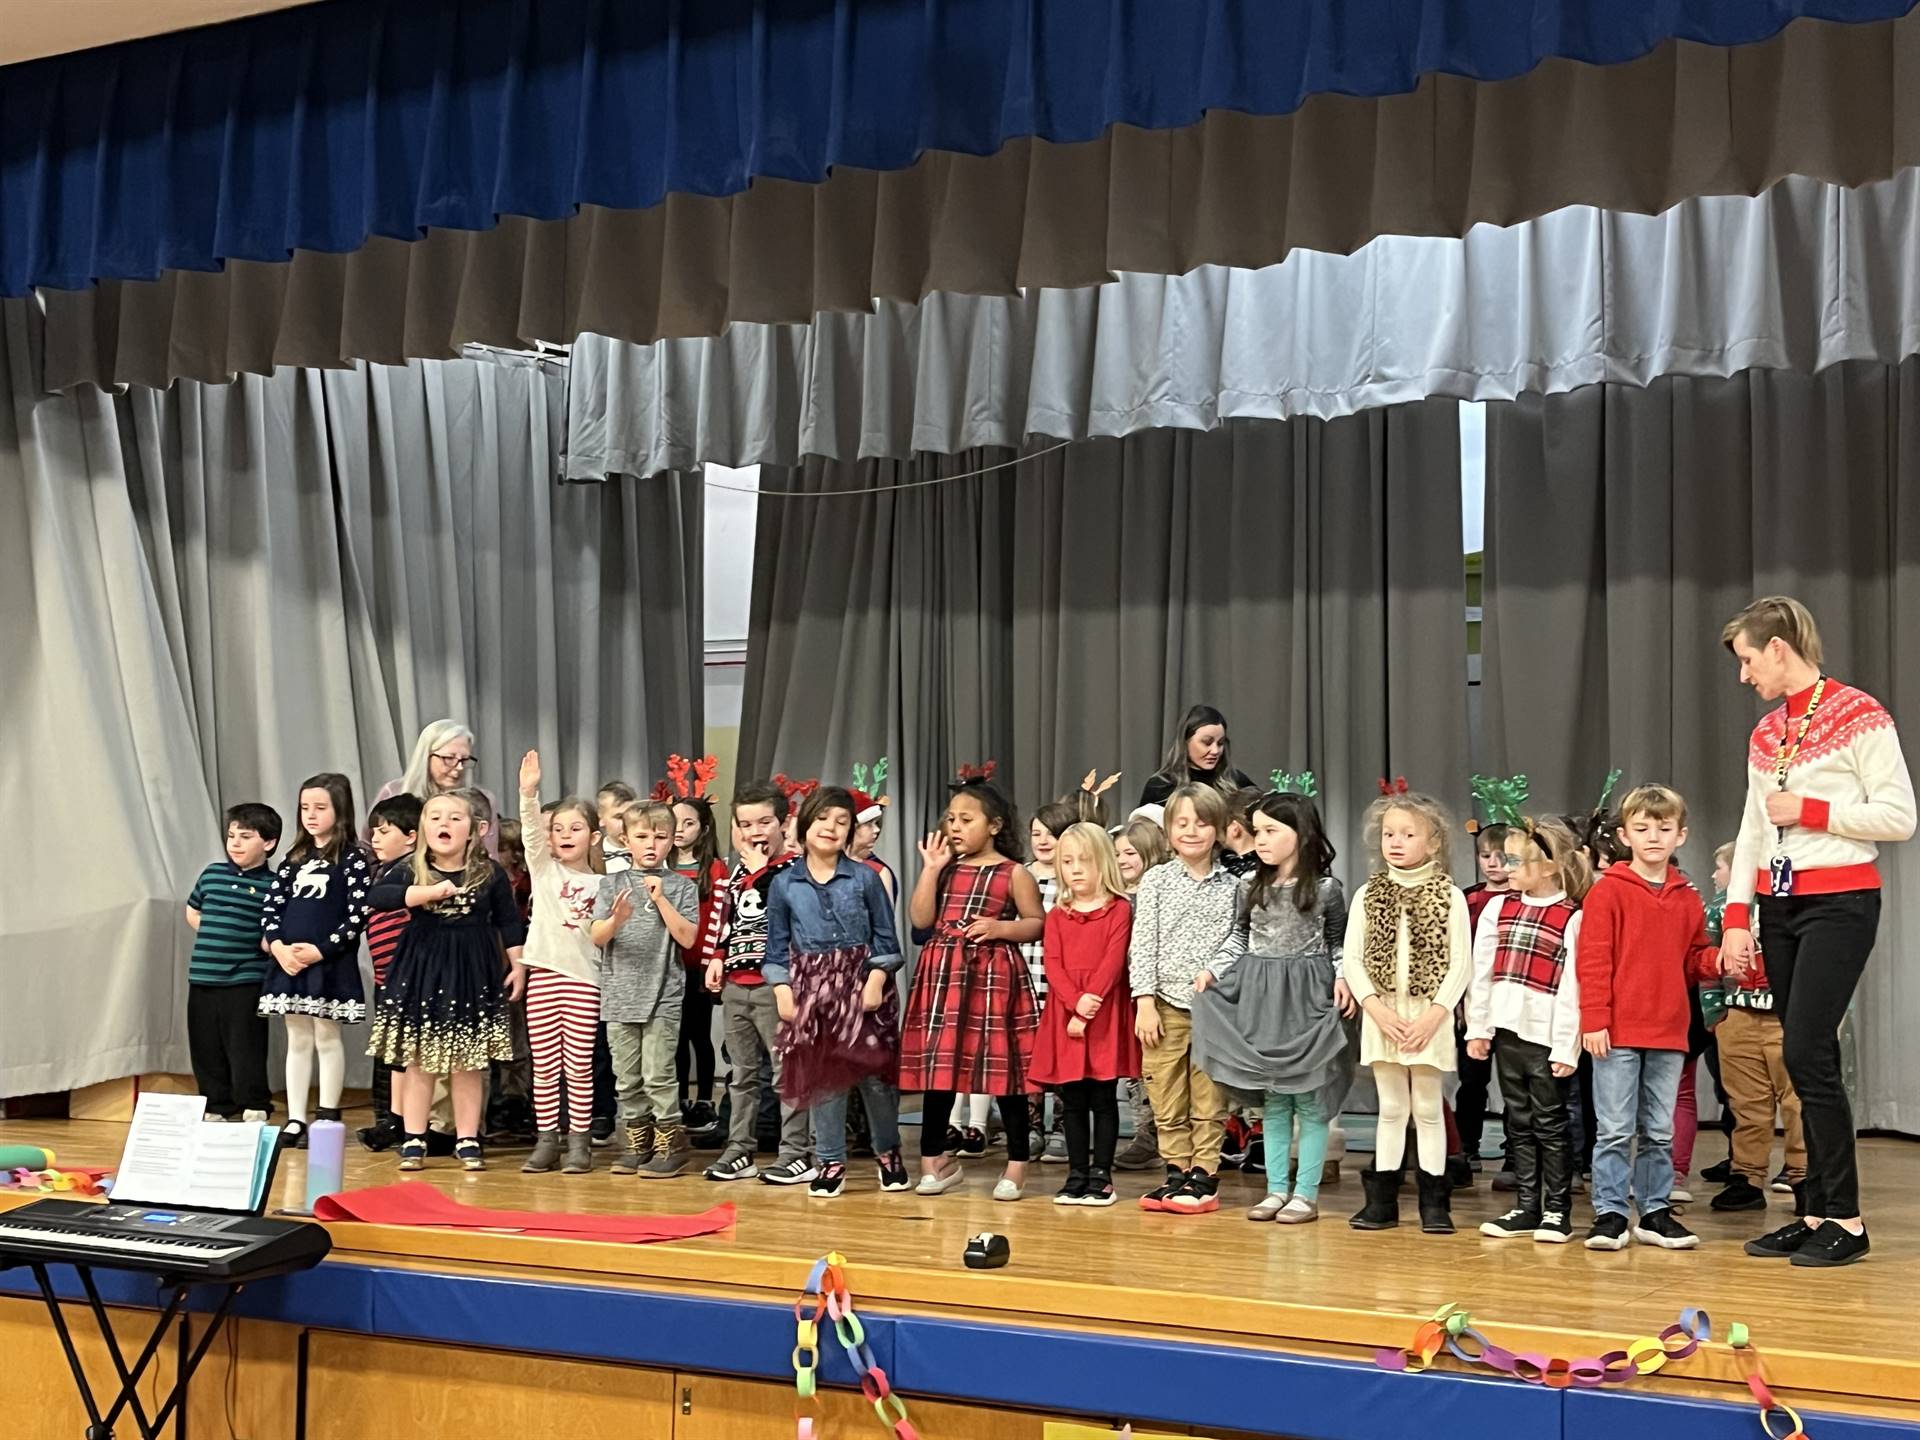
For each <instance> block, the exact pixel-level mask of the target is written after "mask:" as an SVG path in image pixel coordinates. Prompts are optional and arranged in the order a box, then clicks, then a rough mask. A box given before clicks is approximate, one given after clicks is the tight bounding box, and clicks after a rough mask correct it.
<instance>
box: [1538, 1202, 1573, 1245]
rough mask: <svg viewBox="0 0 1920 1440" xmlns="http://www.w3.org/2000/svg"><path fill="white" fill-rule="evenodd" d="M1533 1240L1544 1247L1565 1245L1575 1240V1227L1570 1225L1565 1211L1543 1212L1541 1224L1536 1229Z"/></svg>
mask: <svg viewBox="0 0 1920 1440" xmlns="http://www.w3.org/2000/svg"><path fill="white" fill-rule="evenodd" d="M1533 1238H1534V1239H1535V1240H1536V1241H1538V1242H1539V1243H1540V1244H1542V1245H1564V1244H1566V1243H1567V1242H1568V1241H1569V1240H1571V1239H1572V1238H1573V1226H1572V1225H1571V1224H1569V1223H1568V1221H1567V1217H1566V1214H1565V1212H1564V1211H1560V1210H1543V1211H1542V1212H1541V1213H1540V1223H1539V1225H1538V1226H1536V1227H1535V1228H1534V1232H1533Z"/></svg>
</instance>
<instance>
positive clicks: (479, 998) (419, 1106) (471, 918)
mask: <svg viewBox="0 0 1920 1440" xmlns="http://www.w3.org/2000/svg"><path fill="white" fill-rule="evenodd" d="M491 813H492V811H491V807H490V806H487V805H486V802H485V801H484V800H483V799H482V798H481V797H480V796H479V795H478V794H477V793H476V792H474V791H472V790H447V791H443V792H441V793H440V794H438V795H435V796H434V797H433V798H432V799H430V800H428V801H427V802H426V804H425V805H423V806H422V807H421V809H420V838H419V843H418V845H417V846H416V847H415V849H414V852H413V862H412V864H411V866H410V867H409V872H410V873H396V872H395V870H389V871H388V872H387V874H386V875H385V876H383V878H382V879H381V881H380V883H379V884H377V885H375V886H374V887H373V897H372V898H373V905H374V908H375V909H378V910H398V909H400V908H402V907H405V908H408V909H411V910H412V911H413V912H414V914H413V918H412V919H411V920H409V921H408V922H407V928H406V930H405V931H404V932H402V934H401V936H400V946H399V949H398V950H397V951H396V952H395V954H394V957H393V967H392V968H391V969H390V970H389V971H388V972H387V983H386V985H385V986H384V987H383V988H382V990H381V993H380V1006H379V1009H378V1010H377V1011H376V1012H375V1014H374V1018H373V1035H372V1044H371V1045H370V1047H369V1053H370V1054H372V1055H373V1056H374V1057H375V1058H376V1059H379V1060H383V1061H385V1062H386V1063H387V1064H388V1065H391V1066H393V1067H394V1068H395V1069H396V1071H404V1073H402V1074H396V1076H395V1088H396V1089H397V1090H398V1092H399V1097H400V1106H399V1108H400V1114H401V1118H402V1121H403V1124H404V1126H405V1130H406V1138H405V1139H404V1140H403V1141H401V1143H400V1168H401V1169H402V1170H418V1169H420V1168H422V1167H423V1166H424V1165H425V1164H426V1160H427V1118H428V1112H429V1111H430V1110H431V1109H432V1108H433V1082H434V1077H435V1076H438V1075H445V1076H447V1077H448V1078H447V1085H448V1089H449V1090H450V1091H451V1092H452V1097H453V1119H454V1137H455V1138H454V1151H453V1153H454V1155H455V1156H456V1158H458V1159H459V1161H460V1163H461V1164H462V1165H463V1166H465V1167H466V1168H467V1169H469V1170H484V1169H485V1168H486V1154H485V1151H484V1150H483V1148H482V1146H481V1143H480V1128H481V1120H482V1113H481V1112H482V1110H483V1108H484V1105H485V1100H486V1072H487V1067H488V1066H489V1065H491V1064H492V1063H493V1062H494V1061H496V1060H510V1059H512V1058H513V1029H512V1026H511V1024H510V1023H509V1021H508V1016H507V1005H508V1002H509V1001H511V1000H517V999H518V998H519V997H520V996H521V994H522V993H524V991H525V988H526V982H527V973H526V967H525V966H523V965H522V964H521V963H520V949H521V945H522V944H523V943H524V942H525V940H526V926H525V925H524V923H523V922H522V921H521V919H520V907H519V905H518V904H517V903H516V902H515V900H514V898H513V886H512V885H511V884H510V883H509V882H508V880H507V877H506V873H505V872H504V871H502V870H501V868H500V867H499V865H497V864H496V863H494V861H493V860H492V859H491V858H490V857H489V856H488V854H487V846H486V834H487V822H486V819H485V818H484V817H486V816H488V815H490V814H491Z"/></svg>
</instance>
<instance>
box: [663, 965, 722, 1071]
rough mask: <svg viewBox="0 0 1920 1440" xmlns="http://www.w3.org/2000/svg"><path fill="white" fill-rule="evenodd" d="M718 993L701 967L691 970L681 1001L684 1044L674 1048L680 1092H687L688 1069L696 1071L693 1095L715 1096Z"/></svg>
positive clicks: (681, 1032) (682, 1039)
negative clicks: (709, 986) (714, 1015)
mask: <svg viewBox="0 0 1920 1440" xmlns="http://www.w3.org/2000/svg"><path fill="white" fill-rule="evenodd" d="M715 998H716V997H715V996H714V993H713V992H712V991H711V990H709V989H707V986H706V976H705V975H704V974H703V973H701V972H700V971H698V970H689V971H687V994H686V998H685V999H684V1000H682V1001H681V1002H680V1048H679V1049H678V1050H677V1051H675V1052H674V1057H673V1068H674V1073H675V1074H676V1075H678V1076H679V1079H680V1094H681V1096H682V1097H684V1096H685V1095H686V1093H687V1072H688V1071H689V1070H691V1071H692V1072H693V1076H694V1080H695V1082H696V1083H695V1085H694V1091H693V1098H694V1099H695V1100H699V1101H703V1102H704V1101H711V1100H712V1099H713V1069H714V1066H713V1004H714V1000H715Z"/></svg>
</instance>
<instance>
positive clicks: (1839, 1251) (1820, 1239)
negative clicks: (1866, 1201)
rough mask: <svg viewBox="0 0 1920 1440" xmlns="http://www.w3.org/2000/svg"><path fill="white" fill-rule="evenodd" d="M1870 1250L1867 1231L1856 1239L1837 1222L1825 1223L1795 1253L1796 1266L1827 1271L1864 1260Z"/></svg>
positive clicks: (1803, 1227)
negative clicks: (1806, 1266) (1807, 1266)
mask: <svg viewBox="0 0 1920 1440" xmlns="http://www.w3.org/2000/svg"><path fill="white" fill-rule="evenodd" d="M1801 1228H1802V1229H1805V1228H1806V1227H1805V1226H1802V1227H1801ZM1870 1248H1872V1247H1870V1246H1869V1245H1868V1244H1867V1232H1866V1231H1864V1230H1862V1231H1861V1232H1860V1233H1859V1234H1858V1235H1856V1234H1854V1233H1853V1232H1852V1231H1851V1230H1849V1229H1847V1227H1846V1226H1844V1225H1842V1224H1841V1223H1840V1222H1839V1221H1838V1220H1825V1221H1822V1222H1821V1224H1820V1228H1819V1229H1817V1230H1815V1231H1813V1238H1812V1239H1810V1240H1808V1241H1807V1242H1806V1243H1805V1244H1803V1245H1802V1246H1801V1247H1800V1248H1799V1249H1798V1250H1796V1251H1794V1252H1793V1263H1794V1264H1796V1265H1810V1266H1813V1267H1815V1268H1816V1269H1822V1270H1826V1269H1831V1268H1832V1267H1834V1266H1836V1265H1851V1264H1853V1263H1854V1261H1856V1260H1864V1259H1866V1258H1867V1251H1868V1250H1869V1249H1870Z"/></svg>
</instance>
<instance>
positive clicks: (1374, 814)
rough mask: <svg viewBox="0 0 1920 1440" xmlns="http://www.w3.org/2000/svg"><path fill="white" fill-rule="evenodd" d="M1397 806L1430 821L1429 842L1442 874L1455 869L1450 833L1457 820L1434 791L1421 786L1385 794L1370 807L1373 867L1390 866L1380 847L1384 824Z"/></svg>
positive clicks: (1368, 823) (1368, 822) (1369, 846)
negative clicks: (1423, 791)
mask: <svg viewBox="0 0 1920 1440" xmlns="http://www.w3.org/2000/svg"><path fill="white" fill-rule="evenodd" d="M1395 810H1403V811H1405V812H1406V813H1407V814H1409V815H1412V816H1414V817H1415V818H1416V819H1419V820H1422V821H1424V822H1425V823H1426V826H1427V830H1428V831H1429V832H1430V833H1429V837H1428V841H1427V844H1428V848H1429V849H1430V850H1431V852H1432V855H1431V858H1432V860H1433V863H1434V865H1435V867H1436V868H1437V869H1439V870H1440V872H1441V873H1442V874H1445V873H1447V872H1449V871H1451V870H1452V869H1453V844H1452V842H1451V841H1450V840H1449V839H1448V834H1449V832H1451V831H1452V829H1453V821H1452V819H1451V818H1450V817H1449V816H1448V815H1447V807H1446V806H1444V805H1442V804H1441V803H1440V802H1439V801H1438V800H1436V799H1434V798H1433V797H1432V796H1431V795H1422V794H1421V793H1420V792H1419V791H1417V790H1415V791H1409V792H1408V793H1407V794H1404V795H1382V796H1381V797H1380V798H1379V799H1378V800H1376V801H1374V802H1373V804H1371V805H1369V806H1368V807H1367V817H1366V832H1365V833H1366V837H1367V839H1366V843H1367V853H1368V855H1369V857H1370V862H1369V863H1370V864H1371V865H1372V868H1373V869H1375V870H1379V869H1383V868H1385V866H1386V863H1387V857H1386V855H1385V854H1383V853H1382V852H1381V849H1380V825H1381V822H1382V821H1384V820H1385V819H1386V818H1387V816H1388V815H1389V814H1390V813H1391V812H1393V811H1395Z"/></svg>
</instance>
